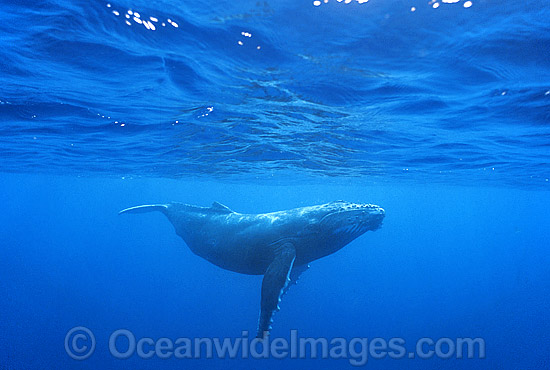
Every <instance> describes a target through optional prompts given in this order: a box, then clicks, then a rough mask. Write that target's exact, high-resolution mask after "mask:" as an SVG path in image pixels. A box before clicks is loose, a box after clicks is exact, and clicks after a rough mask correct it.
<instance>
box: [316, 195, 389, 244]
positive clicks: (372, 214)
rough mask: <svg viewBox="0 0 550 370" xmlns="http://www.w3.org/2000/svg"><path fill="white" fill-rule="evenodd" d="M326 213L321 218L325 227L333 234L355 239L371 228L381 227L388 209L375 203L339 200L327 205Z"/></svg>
mask: <svg viewBox="0 0 550 370" xmlns="http://www.w3.org/2000/svg"><path fill="white" fill-rule="evenodd" d="M325 206H326V207H325V208H326V214H325V215H324V216H323V217H322V218H321V220H320V224H321V225H322V226H323V229H325V230H327V231H328V232H330V233H331V234H332V235H339V236H347V237H351V239H354V238H356V237H358V236H359V235H361V234H363V233H365V232H366V231H369V230H377V229H379V228H380V227H381V225H382V221H383V220H384V217H385V215H386V211H385V210H384V209H383V208H382V207H380V206H377V205H374V204H356V203H349V202H344V201H337V202H332V203H328V204H327V205H325Z"/></svg>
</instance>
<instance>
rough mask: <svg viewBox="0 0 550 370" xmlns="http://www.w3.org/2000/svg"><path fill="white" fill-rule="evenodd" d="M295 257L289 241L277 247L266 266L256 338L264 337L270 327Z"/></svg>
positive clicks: (294, 251)
mask: <svg viewBox="0 0 550 370" xmlns="http://www.w3.org/2000/svg"><path fill="white" fill-rule="evenodd" d="M295 259H296V249H295V248H294V245H292V244H291V243H285V244H283V245H282V246H281V247H280V248H278V249H277V254H276V256H275V258H274V259H273V262H271V264H270V265H269V266H268V268H267V271H266V272H265V274H264V279H263V282H262V302H261V311H260V319H259V322H258V334H257V335H256V336H257V337H258V338H265V337H266V336H267V335H268V334H269V330H270V329H271V323H272V322H273V319H272V317H273V313H275V311H278V310H279V302H280V300H281V295H282V293H283V290H284V288H285V286H286V285H287V284H288V281H289V275H290V271H291V270H292V266H293V264H294V260H295Z"/></svg>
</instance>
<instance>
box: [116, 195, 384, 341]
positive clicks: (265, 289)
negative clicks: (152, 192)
mask: <svg viewBox="0 0 550 370" xmlns="http://www.w3.org/2000/svg"><path fill="white" fill-rule="evenodd" d="M149 211H160V212H162V213H164V215H166V217H167V218H168V220H169V221H170V222H171V223H172V225H173V226H174V228H175V231H176V233H177V234H178V235H179V236H180V237H181V238H182V239H183V240H184V241H185V243H186V244H187V246H188V247H189V248H190V249H191V251H192V252H193V253H194V254H196V255H198V256H200V257H202V258H204V259H206V260H207V261H209V262H211V263H213V264H214V265H217V266H219V267H221V268H223V269H226V270H230V271H234V272H238V273H241V274H249V275H264V277H263V281H262V289H261V301H260V317H259V320H258V332H257V337H258V338H265V337H266V336H267V335H268V334H269V330H270V329H271V324H272V322H273V319H272V317H273V314H274V313H275V312H276V311H278V310H279V302H280V301H281V297H282V296H283V295H284V294H285V293H286V291H287V290H288V288H289V286H290V285H291V284H293V283H296V280H297V279H298V277H299V276H300V274H301V273H302V272H304V271H305V270H307V268H309V263H310V262H312V261H315V260H317V259H319V258H322V257H325V256H327V255H329V254H332V253H334V252H336V251H338V250H340V249H341V248H343V247H344V246H345V245H347V244H348V243H350V242H351V241H352V240H354V239H356V238H357V237H359V236H360V235H362V234H364V233H365V232H367V231H369V230H376V229H378V228H379V227H380V226H381V224H382V220H383V219H384V215H385V211H384V209H382V208H380V207H379V206H376V205H373V204H355V203H349V202H344V201H335V202H331V203H327V204H322V205H317V206H310V207H302V208H295V209H291V210H286V211H279V212H271V213H260V214H241V213H237V212H234V211H232V210H231V209H229V208H228V207H226V206H224V205H222V204H220V203H218V202H214V204H212V206H211V207H198V206H193V205H188V204H182V203H168V204H152V205H141V206H136V207H131V208H126V209H124V210H122V211H120V212H119V214H123V213H142V212H149Z"/></svg>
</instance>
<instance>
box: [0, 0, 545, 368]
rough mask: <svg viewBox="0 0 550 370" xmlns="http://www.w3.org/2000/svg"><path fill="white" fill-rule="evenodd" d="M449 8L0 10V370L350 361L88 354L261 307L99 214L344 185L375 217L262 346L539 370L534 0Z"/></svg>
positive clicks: (293, 298)
mask: <svg viewBox="0 0 550 370" xmlns="http://www.w3.org/2000/svg"><path fill="white" fill-rule="evenodd" d="M453 1H454V0H447V1H445V2H443V1H439V0H437V1H434V0H432V1H429V2H428V1H427V0H422V1H418V0H412V1H409V0H407V1H406V0H389V1H388V0H370V1H368V2H364V1H360V2H358V1H348V3H346V1H337V0H328V1H327V2H324V1H319V2H314V1H309V0H308V1H271V2H269V1H257V0H254V1H227V0H222V1H192V2H191V1H173V0H154V1H143V0H141V1H133V2H129V1H120V2H106V1H95V0H94V1H67V0H52V1H28V0H18V1H14V0H11V1H10V0H8V1H3V2H1V3H0V35H1V36H0V204H2V211H1V212H0V296H1V297H2V298H3V299H2V301H3V303H2V304H0V368H1V369H53V368H57V369H80V368H82V369H100V368H103V369H123V368H125V369H127V368H136V369H137V368H139V369H158V368H174V369H175V368H189V369H191V368H193V369H194V368H197V369H198V368H220V369H221V368H224V369H235V368H238V369H258V368H262V369H263V368H266V369H280V368H289V369H304V368H320V369H328V368H331V369H341V368H346V367H349V366H350V362H349V361H348V359H291V358H286V359H283V360H278V359H273V358H271V359H266V360H257V359H205V358H202V359H191V360H182V359H176V358H171V359H168V360H162V359H159V358H153V359H148V360H146V359H142V358H139V357H138V356H135V355H134V356H133V357H131V358H130V359H127V360H120V359H116V358H113V356H112V355H111V353H109V347H108V339H109V336H110V334H111V333H112V332H114V331H115V330H117V329H121V328H125V329H128V330H131V331H132V332H133V333H134V334H135V335H136V337H137V338H138V339H139V338H141V337H152V338H155V339H158V338H161V337H168V338H172V339H176V338H178V337H189V338H197V337H218V338H236V337H239V336H240V335H241V331H243V330H248V331H250V332H251V333H254V330H255V326H256V323H257V314H258V308H259V299H260V285H261V277H258V276H246V275H239V274H235V273H232V272H228V271H225V270H222V269H220V268H218V267H215V266H213V265H211V264H209V263H208V262H206V261H204V260H202V259H200V258H199V257H197V256H195V255H193V254H192V253H191V252H190V251H189V250H188V248H187V247H186V246H185V244H184V242H183V241H182V240H181V239H180V238H179V237H178V236H177V235H176V234H175V233H174V231H173V228H172V226H171V225H170V224H169V223H168V222H167V221H166V219H165V218H164V217H163V216H162V215H160V214H147V215H139V216H134V217H122V216H120V217H119V216H117V212H118V211H119V210H121V209H123V208H126V207H129V206H134V205H138V204H144V203H153V202H159V203H164V202H169V201H181V202H185V203H191V204H197V205H202V206H208V205H210V204H211V203H212V202H213V201H219V202H221V203H224V204H226V205H228V206H229V207H231V208H232V209H234V210H236V211H239V212H250V213H258V212H268V211H275V210H282V209H287V208H294V207H300V206H306V205H313V204H321V203H325V202H329V201H332V200H336V199H345V200H348V201H353V202H369V203H376V204H379V205H381V206H383V207H384V209H385V210H386V219H385V221H384V226H383V227H382V228H381V229H380V230H377V231H376V232H369V233H367V234H365V235H364V236H362V237H360V238H359V239H357V240H355V241H354V242H352V243H351V244H350V245H349V246H347V247H346V248H344V249H343V250H341V251H339V252H338V253H336V254H334V255H331V256H328V257H326V258H324V259H321V260H319V261H316V262H315V263H313V264H312V267H311V268H310V270H309V271H307V272H306V273H304V275H303V276H302V277H301V279H300V281H299V283H298V285H297V286H295V287H292V289H291V290H290V291H289V292H288V294H287V295H286V296H285V297H284V299H283V301H282V303H281V312H279V313H278V314H277V315H276V316H275V323H274V329H273V334H272V336H273V337H282V338H286V337H288V336H289V333H290V330H293V329H296V330H299V333H300V335H301V336H303V337H314V338H319V337H325V338H336V337H342V338H346V339H347V340H350V339H351V338H354V337H368V338H376V337H380V338H386V339H389V338H393V337H399V338H404V339H406V341H407V349H411V347H412V348H413V349H414V342H415V341H416V340H418V339H419V338H423V337H430V338H434V339H437V338H442V337H445V338H458V337H471V338H483V339H484V341H485V343H486V358H484V359H479V358H474V359H456V358H451V359H446V360H445V359H440V358H431V359H426V360H424V359H419V358H415V359H408V358H404V359H400V360H395V359H391V358H385V359H381V360H377V359H370V360H369V361H368V363H367V364H366V365H365V366H367V367H370V368H380V369H409V368H412V369H458V368H461V369H462V368H469V369H470V368H471V369H497V368H498V369H548V368H549V367H550V355H549V353H550V351H549V348H550V337H549V336H548V333H549V332H550V315H549V312H550V299H549V298H548V297H549V296H550V272H549V270H548V266H549V264H550V251H549V249H548V244H549V243H548V240H550V231H549V230H550V211H549V210H550V197H549V196H548V191H549V189H550V188H549V187H550V182H549V178H550V22H549V21H548V20H549V19H550V3H549V2H548V1H545V0H537V1H535V0H525V1H510V0H509V1H503V0H501V1H499V0H495V1H488V0H471V2H470V1H465V0H458V1H456V2H453ZM136 13H137V14H136ZM76 326H85V327H87V328H89V329H90V330H91V331H92V332H93V333H94V334H95V337H96V339H97V346H96V350H95V352H94V353H93V355H92V356H91V357H90V358H88V359H86V360H83V361H76V360H73V359H72V358H70V356H69V355H68V354H67V353H66V350H65V348H64V339H65V336H66V334H67V332H68V331H69V330H70V329H71V328H73V327H76ZM251 336H252V334H251Z"/></svg>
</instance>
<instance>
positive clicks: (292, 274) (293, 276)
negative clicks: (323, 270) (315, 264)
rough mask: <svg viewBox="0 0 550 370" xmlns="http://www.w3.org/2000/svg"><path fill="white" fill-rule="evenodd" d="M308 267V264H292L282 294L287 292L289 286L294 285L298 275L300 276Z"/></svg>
mask: <svg viewBox="0 0 550 370" xmlns="http://www.w3.org/2000/svg"><path fill="white" fill-rule="evenodd" d="M308 268H309V265H308V264H305V265H300V266H296V265H294V266H293V267H292V270H291V271H290V276H289V278H290V281H289V282H288V284H287V285H286V286H285V288H284V289H283V296H284V295H285V294H286V292H288V290H289V289H290V287H291V286H293V285H296V282H297V281H298V279H299V278H300V276H302V273H303V272H304V271H306V270H307V269H308Z"/></svg>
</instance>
